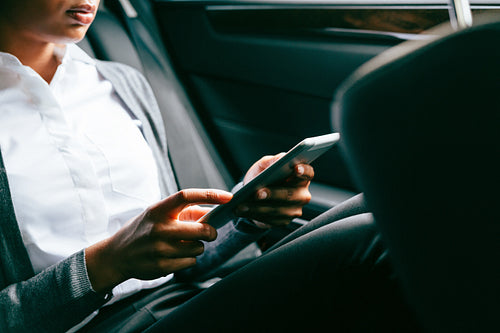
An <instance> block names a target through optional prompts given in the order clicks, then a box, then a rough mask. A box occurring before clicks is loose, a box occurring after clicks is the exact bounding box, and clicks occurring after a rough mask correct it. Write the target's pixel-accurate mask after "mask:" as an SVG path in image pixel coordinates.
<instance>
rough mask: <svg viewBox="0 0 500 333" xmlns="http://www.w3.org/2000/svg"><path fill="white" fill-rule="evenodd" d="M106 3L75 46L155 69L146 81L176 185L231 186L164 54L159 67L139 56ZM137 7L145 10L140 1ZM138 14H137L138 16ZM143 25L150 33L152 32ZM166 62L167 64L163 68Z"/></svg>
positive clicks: (100, 56)
mask: <svg viewBox="0 0 500 333" xmlns="http://www.w3.org/2000/svg"><path fill="white" fill-rule="evenodd" d="M110 4H112V5H114V6H116V5H117V4H118V1H113V0H108V1H102V2H101V6H100V8H99V13H98V15H97V16H96V19H95V21H94V23H93V24H92V26H91V28H90V29H89V31H88V33H87V36H86V37H85V39H84V40H82V41H81V42H80V43H79V46H80V47H81V48H83V49H84V50H85V51H86V52H87V53H89V54H90V55H92V56H94V57H96V58H97V59H101V60H111V61H117V62H121V63H124V64H127V65H129V66H132V67H134V68H136V69H138V70H139V71H141V72H142V73H143V74H145V75H146V77H147V74H148V71H149V73H151V72H155V73H154V80H151V79H150V80H149V82H150V84H151V86H152V88H153V91H154V92H155V95H156V97H157V100H158V104H159V106H160V109H161V111H162V115H163V118H164V122H165V127H166V128H168V130H167V138H168V142H169V152H170V154H171V157H172V161H173V167H174V171H175V172H176V175H177V178H178V182H179V185H180V187H181V188H187V187H197V188H208V187H211V188H220V189H226V190H227V189H231V188H232V187H233V186H234V180H233V178H232V177H231V175H230V173H229V172H228V170H227V168H226V166H225V164H224V163H223V161H222V159H221V158H220V156H219V155H218V153H217V150H216V149H215V147H214V145H213V143H212V142H211V141H210V139H209V137H208V135H207V133H206V132H205V130H204V128H203V126H202V125H201V121H200V120H199V119H198V117H197V116H196V113H195V112H194V110H193V107H192V105H191V103H190V102H189V100H188V98H187V95H186V93H185V91H184V89H183V88H182V85H181V83H180V82H179V81H178V79H177V78H176V76H175V74H174V71H173V68H171V66H170V61H169V59H168V56H167V55H162V57H163V59H161V60H162V61H161V66H162V67H161V68H160V67H158V66H160V65H159V64H158V62H156V61H152V63H151V64H150V63H146V62H145V61H148V60H149V59H144V58H143V59H141V58H140V57H139V52H137V49H136V47H135V45H134V43H133V41H132V39H131V38H130V37H129V35H128V33H127V30H126V28H125V26H124V24H122V22H121V21H120V20H119V19H118V18H117V16H116V15H115V14H114V12H112V11H111V10H109V8H113V7H109V6H110ZM106 6H108V7H106ZM140 9H141V10H144V3H143V5H141V8H140ZM141 14H142V13H141ZM144 14H145V15H146V14H150V13H144ZM145 15H144V16H145ZM140 18H141V16H139V18H138V19H140ZM144 26H145V25H144ZM145 28H147V29H152V26H151V25H150V24H148V25H147V27H146V26H145ZM147 29H146V31H148V32H149V33H154V32H151V31H150V30H147ZM156 33H158V32H156ZM155 56H156V55H155ZM155 66H156V67H155ZM166 66H168V68H165V67H166ZM146 67H148V68H146ZM158 72H160V74H158ZM162 73H163V74H164V75H162ZM179 113H181V114H182V115H183V117H181V121H179V116H178V115H179ZM176 115H177V116H176ZM169 134H170V136H169ZM184 142H187V143H188V144H184ZM193 156H196V158H197V159H198V160H197V162H193ZM193 175H195V176H193Z"/></svg>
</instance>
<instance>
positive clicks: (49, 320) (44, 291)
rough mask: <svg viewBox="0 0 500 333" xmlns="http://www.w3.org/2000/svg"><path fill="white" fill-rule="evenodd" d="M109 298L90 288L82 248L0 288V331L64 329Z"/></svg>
mask: <svg viewBox="0 0 500 333" xmlns="http://www.w3.org/2000/svg"><path fill="white" fill-rule="evenodd" d="M108 300H109V295H99V294H97V293H96V292H95V291H93V289H92V286H91V284H90V280H89V278H88V275H87V269H86V265H85V254H84V250H82V251H80V252H77V253H75V254H73V255H72V256H70V257H68V258H66V259H64V260H63V261H61V262H59V263H57V264H55V265H53V266H51V267H49V268H47V269H46V270H44V271H42V272H40V273H39V274H37V275H35V276H34V277H32V278H30V279H28V280H26V281H22V282H18V283H14V284H11V285H10V286H7V287H6V288H4V289H3V290H1V291H0V331H1V332H65V331H67V330H68V329H70V328H71V327H73V326H75V325H76V324H78V323H79V322H81V321H82V320H84V319H85V318H86V317H87V316H88V315H90V314H91V313H92V312H94V311H95V310H97V309H98V308H99V307H101V306H102V305H103V304H104V303H105V302H107V301H108Z"/></svg>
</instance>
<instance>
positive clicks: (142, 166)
mask: <svg viewBox="0 0 500 333" xmlns="http://www.w3.org/2000/svg"><path fill="white" fill-rule="evenodd" d="M59 51H60V52H59V53H60V54H59V57H60V61H61V64H60V66H59V67H58V69H57V72H56V73H55V76H54V78H53V79H52V81H51V83H50V84H47V82H45V81H44V80H43V79H42V78H41V77H40V76H39V75H38V74H37V73H36V72H35V71H33V70H32V69H31V68H29V67H26V66H23V65H22V64H21V63H20V62H19V60H18V59H17V58H16V57H14V56H12V55H10V54H6V53H0V147H1V152H2V155H3V158H4V163H5V168H6V171H7V176H8V180H9V185H10V190H11V194H12V200H13V205H14V209H15V213H16V217H17V220H18V223H19V227H20V230H21V235H22V238H23V241H24V244H25V246H26V249H27V251H28V254H29V257H30V259H31V262H32V264H33V268H34V270H35V272H40V271H42V270H43V269H45V268H47V267H48V266H50V265H52V264H55V263H56V262H58V261H60V260H61V259H63V258H65V257H68V256H69V255H71V254H72V253H75V252H77V251H79V250H81V249H83V248H85V247H88V246H89V245H91V244H94V243H96V242H97V241H100V240H102V239H105V238H107V237H109V236H111V235H113V234H114V233H115V232H116V231H117V230H118V229H119V228H120V227H121V226H123V225H124V224H125V223H126V222H127V221H128V220H129V219H130V218H132V217H134V216H136V215H138V214H139V213H140V212H142V211H143V210H144V209H145V208H146V207H147V206H149V205H150V204H152V203H154V202H156V201H158V200H159V199H160V188H159V183H158V172H157V168H156V164H155V161H154V157H153V155H152V153H151V150H150V148H149V147H148V145H147V143H146V141H145V140H144V138H143V136H142V134H141V132H140V130H139V129H138V127H137V126H136V124H135V123H134V122H133V121H131V118H130V116H129V114H128V113H127V110H126V108H125V106H124V105H123V104H122V102H121V100H120V99H119V98H118V97H117V95H116V93H115V92H114V90H113V87H112V85H111V83H110V82H109V81H107V80H105V79H104V78H102V77H101V76H100V75H99V73H98V71H97V69H96V67H95V62H94V60H93V59H92V58H90V57H89V56H88V55H87V54H85V53H84V52H83V51H82V50H80V49H79V48H78V47H77V46H75V45H68V46H67V47H66V50H64V49H63V50H59ZM167 279H168V277H167V278H162V279H158V280H154V281H139V280H135V279H132V280H128V281H126V282H124V283H123V284H121V285H119V286H117V287H116V288H115V289H114V290H113V294H114V295H115V297H114V300H117V299H119V298H120V297H123V296H126V295H130V294H131V293H134V292H136V291H138V290H140V289H142V288H148V287H153V286H157V285H158V284H160V283H163V282H164V281H166V280H167Z"/></svg>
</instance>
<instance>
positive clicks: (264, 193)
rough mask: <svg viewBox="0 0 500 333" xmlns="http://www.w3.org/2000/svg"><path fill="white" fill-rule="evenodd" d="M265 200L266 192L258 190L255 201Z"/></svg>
mask: <svg viewBox="0 0 500 333" xmlns="http://www.w3.org/2000/svg"><path fill="white" fill-rule="evenodd" d="M266 198H267V191H266V190H260V191H259V192H257V199H259V200H264V199H266Z"/></svg>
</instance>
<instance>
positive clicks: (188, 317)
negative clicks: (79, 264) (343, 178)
mask: <svg viewBox="0 0 500 333" xmlns="http://www.w3.org/2000/svg"><path fill="white" fill-rule="evenodd" d="M389 259H390V258H389V256H388V253H387V250H386V248H385V247H384V244H383V242H382V239H381V237H380V234H379V233H378V230H377V228H376V225H375V223H374V221H373V216H372V215H371V214H370V213H368V212H366V208H365V206H364V202H363V198H362V196H361V195H358V196H356V197H354V198H352V199H350V200H348V201H346V202H345V203H343V204H341V205H339V206H337V207H335V208H333V209H332V210H330V211H328V212H326V213H324V214H322V215H320V216H318V217H317V218H316V219H314V220H313V221H311V222H310V223H309V224H307V225H305V226H304V227H301V228H300V229H298V230H297V231H296V232H294V233H292V234H290V235H289V236H287V237H285V238H284V239H283V240H281V241H280V242H279V243H278V244H276V245H275V246H273V247H272V248H271V249H269V250H268V251H266V253H264V254H263V255H262V256H261V257H259V258H257V259H256V260H254V261H253V262H251V263H249V264H247V265H245V266H244V267H242V268H240V269H238V270H236V271H235V272H233V273H232V274H230V275H228V276H227V277H224V278H223V279H222V280H220V281H219V282H217V283H215V284H214V285H212V286H211V287H209V288H206V289H203V288H200V286H199V285H198V284H194V283H192V284H190V283H170V284H167V285H166V286H163V287H160V288H157V289H155V290H153V291H147V292H142V293H140V294H138V295H135V296H133V297H132V298H131V299H129V300H124V301H122V302H118V303H117V304H115V305H112V306H110V307H109V309H105V310H103V311H101V313H100V315H99V316H98V317H97V318H96V319H95V320H94V321H93V322H91V324H90V325H89V326H88V327H87V328H86V330H87V331H90V332H113V331H116V332H135V331H143V330H146V329H147V332H195V331H207V330H208V331H209V332H276V331H278V332H280V331H283V332H285V331H286V332H290V331H292V332H298V331H308V332H309V331H313V330H316V329H318V330H321V331H324V330H327V331H337V332H338V331H340V332H379V331H383V332H412V331H418V327H417V325H416V322H415V320H414V317H413V314H412V312H411V311H410V310H409V307H408V306H407V304H406V303H405V301H404V298H403V297H402V295H401V293H400V288H399V284H398V281H397V279H396V277H395V276H394V274H393V272H392V267H391V264H390V261H389Z"/></svg>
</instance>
